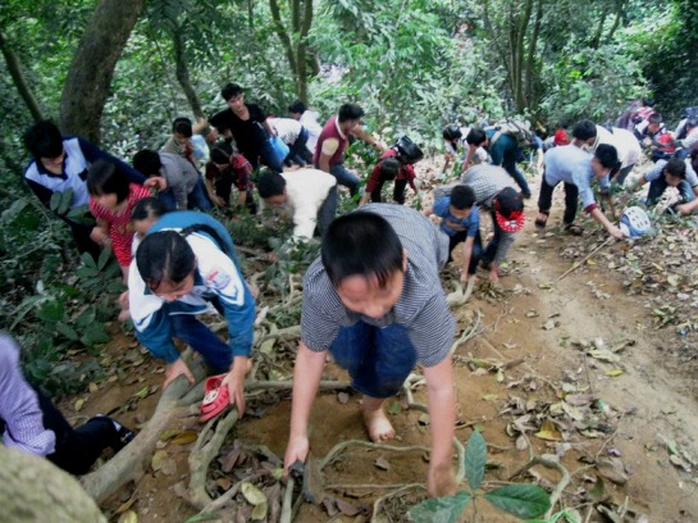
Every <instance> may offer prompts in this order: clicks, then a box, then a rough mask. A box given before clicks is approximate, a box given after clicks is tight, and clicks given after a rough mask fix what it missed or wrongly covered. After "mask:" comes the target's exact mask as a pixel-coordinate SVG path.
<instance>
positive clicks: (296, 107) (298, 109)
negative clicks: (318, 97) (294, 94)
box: [288, 100, 308, 114]
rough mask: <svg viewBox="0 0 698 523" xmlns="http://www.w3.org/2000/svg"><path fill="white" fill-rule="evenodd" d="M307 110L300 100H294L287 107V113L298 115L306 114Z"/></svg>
mask: <svg viewBox="0 0 698 523" xmlns="http://www.w3.org/2000/svg"><path fill="white" fill-rule="evenodd" d="M307 110H308V108H307V107H306V106H305V104H304V103H303V102H301V101H300V100H296V101H295V102H293V103H292V104H291V105H289V106H288V112H289V113H300V114H303V113H304V112H306V111H307Z"/></svg>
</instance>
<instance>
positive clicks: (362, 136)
mask: <svg viewBox="0 0 698 523" xmlns="http://www.w3.org/2000/svg"><path fill="white" fill-rule="evenodd" d="M350 134H351V135H352V136H355V137H356V138H358V139H359V140H363V141H364V142H366V143H367V144H368V145H370V146H371V147H375V148H376V149H377V150H379V151H384V150H385V145H384V144H382V143H381V142H379V141H378V140H376V139H375V138H374V137H373V136H372V135H371V134H370V133H367V132H366V130H365V129H364V128H363V126H361V125H357V126H356V127H354V129H352V131H351V133H350Z"/></svg>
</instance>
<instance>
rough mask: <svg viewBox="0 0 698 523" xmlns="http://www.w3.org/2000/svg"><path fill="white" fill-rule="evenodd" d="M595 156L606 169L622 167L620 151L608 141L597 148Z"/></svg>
mask: <svg viewBox="0 0 698 523" xmlns="http://www.w3.org/2000/svg"><path fill="white" fill-rule="evenodd" d="M594 158H596V159H597V160H598V161H599V163H600V164H601V165H603V166H604V167H605V168H606V169H614V170H617V169H616V168H620V162H619V161H618V151H616V148H615V147H613V146H612V145H609V144H607V143H602V144H600V145H599V146H598V147H597V148H596V151H594Z"/></svg>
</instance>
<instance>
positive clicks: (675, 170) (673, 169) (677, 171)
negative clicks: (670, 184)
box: [664, 158, 686, 180]
mask: <svg viewBox="0 0 698 523" xmlns="http://www.w3.org/2000/svg"><path fill="white" fill-rule="evenodd" d="M664 174H668V175H669V176H673V177H675V178H681V179H682V180H685V179H686V162H684V161H683V160H680V159H678V158H672V159H671V160H669V161H668V162H667V163H666V165H665V166H664Z"/></svg>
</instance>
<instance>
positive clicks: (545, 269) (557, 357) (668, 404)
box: [66, 204, 698, 523]
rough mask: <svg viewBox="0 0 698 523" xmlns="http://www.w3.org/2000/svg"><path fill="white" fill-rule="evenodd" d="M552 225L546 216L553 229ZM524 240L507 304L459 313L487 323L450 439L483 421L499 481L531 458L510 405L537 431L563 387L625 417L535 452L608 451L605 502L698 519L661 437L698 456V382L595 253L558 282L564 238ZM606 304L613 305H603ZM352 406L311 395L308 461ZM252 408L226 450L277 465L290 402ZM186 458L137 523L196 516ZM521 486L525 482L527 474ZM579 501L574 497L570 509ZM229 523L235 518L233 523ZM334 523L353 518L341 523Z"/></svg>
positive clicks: (409, 463)
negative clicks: (523, 408) (184, 492)
mask: <svg viewBox="0 0 698 523" xmlns="http://www.w3.org/2000/svg"><path fill="white" fill-rule="evenodd" d="M530 207H531V205H530V204H529V216H532V211H530ZM555 218H556V216H555V215H553V216H552V218H551V223H553V222H554V220H555ZM530 221H532V220H530ZM520 236H521V237H520V239H519V241H518V242H517V244H516V245H515V247H514V249H513V251H512V253H511V258H512V260H513V263H512V266H511V271H510V274H509V275H508V276H506V277H504V278H502V284H503V287H504V288H505V289H506V291H505V293H504V296H501V295H491V294H489V293H488V292H487V291H486V290H485V289H480V290H479V291H478V292H476V294H475V295H474V296H473V297H472V298H471V300H470V301H469V302H468V303H467V304H466V305H465V306H463V307H461V308H460V309H459V310H457V311H455V312H456V315H457V316H458V318H459V321H460V324H461V325H462V326H464V327H467V326H468V325H471V324H472V322H473V320H474V318H475V317H476V316H477V314H478V313H481V314H482V319H481V321H482V324H483V325H484V326H485V330H484V332H483V333H482V334H481V335H480V336H478V337H475V338H473V339H471V340H469V341H468V342H467V343H465V344H463V345H461V346H460V347H458V349H457V350H456V353H455V356H456V358H455V359H456V381H457V394H458V410H459V420H460V422H461V423H462V424H464V425H466V427H464V428H462V429H459V430H458V437H459V438H460V439H461V441H465V440H467V438H468V437H469V435H470V433H471V431H472V425H473V424H474V423H478V422H479V428H481V429H482V431H483V434H484V436H485V439H486V441H487V443H488V445H489V446H490V448H489V452H490V454H489V456H490V463H489V465H490V467H489V468H488V473H487V476H486V480H487V482H489V483H491V484H492V485H494V484H495V482H497V481H502V480H507V479H508V478H509V476H510V475H511V474H512V473H513V472H514V471H516V470H518V469H519V468H520V467H521V466H522V465H523V464H525V463H526V461H527V460H528V456H529V454H528V451H527V450H525V449H523V450H517V448H516V446H515V444H514V441H515V438H513V437H510V436H509V435H507V432H506V429H507V425H508V424H510V423H511V422H512V421H513V420H514V419H515V418H516V417H517V416H516V415H513V414H512V413H511V409H510V405H511V404H512V401H514V400H516V399H523V401H524V402H526V403H529V402H532V403H533V405H537V406H536V407H535V408H534V409H533V410H532V412H533V413H534V414H535V413H538V414H539V417H538V420H539V421H540V420H541V419H543V418H544V417H546V416H548V415H549V413H550V409H554V406H555V403H556V402H558V403H559V401H560V400H561V396H560V395H561V391H560V387H562V388H565V387H567V390H566V391H567V392H573V393H580V394H590V395H591V396H593V398H594V399H600V400H602V401H603V402H605V404H607V405H608V406H609V407H610V409H612V411H613V412H615V413H619V414H620V415H616V416H613V417H612V418H611V420H610V421H609V426H610V427H609V429H608V431H607V432H606V433H600V434H596V436H597V437H593V438H590V437H587V436H582V435H580V434H579V433H578V432H579V431H575V430H572V431H570V433H569V438H568V440H567V441H566V442H565V443H568V445H567V446H564V448H563V451H562V452H561V451H560V449H561V442H546V441H543V440H540V439H537V438H534V437H530V441H531V443H532V445H533V449H534V451H535V453H536V454H538V455H541V454H544V453H547V454H551V453H552V454H555V453H556V452H558V454H560V455H562V457H561V463H562V464H563V465H564V466H565V467H566V468H567V469H568V470H569V471H570V472H572V471H575V470H577V469H579V468H580V467H582V466H584V462H583V460H584V459H585V458H589V457H594V456H596V455H597V453H599V452H601V453H602V454H601V455H606V454H607V452H608V451H609V450H612V451H613V455H614V456H620V460H621V461H622V463H623V465H624V467H625V473H626V474H627V476H628V477H629V480H628V481H627V484H625V485H614V484H613V483H611V482H609V481H606V482H605V486H606V494H605V495H606V496H608V497H610V499H612V500H613V501H614V502H615V503H616V504H621V505H622V504H623V503H624V502H625V500H626V497H627V500H628V501H627V503H628V506H629V507H631V508H633V509H634V510H635V511H636V512H637V513H644V514H646V515H647V516H648V517H649V521H652V522H662V523H663V522H677V523H679V522H681V523H689V522H695V521H698V483H696V480H695V479H692V476H691V475H690V474H689V473H686V472H683V471H681V470H679V469H678V468H677V467H675V466H674V465H673V464H672V463H671V462H670V460H669V452H668V451H667V448H666V444H665V443H664V442H663V441H662V440H661V438H660V437H664V438H669V439H671V440H673V441H675V442H676V444H677V445H678V447H679V448H681V449H684V450H686V451H687V452H688V453H689V454H691V455H692V456H694V457H696V456H698V442H697V441H696V435H698V416H697V415H696V412H698V409H697V407H698V404H697V401H696V384H695V381H693V380H692V378H691V377H690V376H686V375H683V374H681V373H680V372H677V371H676V367H675V366H674V365H673V364H665V363H666V359H667V358H666V356H665V355H664V354H663V352H662V351H661V350H659V349H660V348H661V347H662V346H663V341H664V340H665V336H667V334H666V333H664V332H662V331H656V330H654V329H653V328H650V327H647V325H650V322H649V311H647V310H646V309H645V308H644V307H643V305H642V304H641V303H640V301H638V300H637V299H633V298H629V297H627V296H626V294H625V293H624V291H623V289H622V285H621V283H620V281H619V280H618V276H617V275H616V274H615V273H611V274H609V271H607V270H606V269H605V268H604V264H603V254H602V253H600V254H599V255H598V256H597V257H596V258H594V259H593V260H592V263H591V264H588V265H585V266H584V267H582V268H580V269H579V270H577V271H575V272H573V273H572V274H571V275H570V276H568V277H567V278H565V279H563V280H562V281H560V282H556V281H555V280H556V279H557V278H558V276H559V275H561V274H562V273H563V272H564V271H565V270H566V269H568V268H569V267H570V263H571V262H570V261H569V260H565V259H563V258H561V257H560V255H559V253H560V251H561V249H562V248H563V246H564V244H565V243H567V242H569V239H568V238H563V237H559V236H555V235H554V234H552V235H546V236H545V237H539V236H538V235H537V234H536V233H535V232H534V230H533V227H532V226H531V225H530V224H529V225H528V226H527V228H526V229H525V231H524V232H523V233H522V234H521V235H520ZM609 248H610V249H618V248H620V246H613V247H609ZM482 276H484V274H483V275H482ZM551 282H553V283H552V285H550V283H551ZM607 295H608V296H610V298H608V299H607V298H606V296H607ZM671 335H673V334H671ZM592 340H596V344H597V345H600V344H601V342H600V341H598V340H603V344H604V345H603V346H605V347H607V348H611V347H617V346H619V345H618V344H619V342H621V341H623V340H631V341H632V342H633V343H634V344H632V345H631V346H626V347H625V348H624V349H623V351H622V352H619V353H618V354H619V355H620V358H621V359H620V361H619V362H616V363H612V364H610V363H605V362H602V361H599V360H597V359H595V358H592V357H588V356H584V351H583V350H581V349H580V345H579V343H581V342H585V341H587V342H588V341H592ZM118 346H119V343H115V344H113V346H112V345H110V348H109V350H110V351H111V353H112V354H114V355H115V357H117V354H118V351H119V348H118ZM121 346H123V338H122V339H121ZM132 350H133V349H132ZM473 358H475V359H478V358H479V359H480V360H487V361H490V362H496V363H497V364H500V365H505V366H506V365H507V364H510V365H511V367H510V368H506V369H505V370H504V372H503V374H502V375H501V376H499V377H498V376H497V375H496V373H493V372H487V371H485V370H477V369H476V368H475V367H474V366H473V364H472V361H473ZM585 359H586V362H585ZM159 369H161V365H159V364H158V363H156V362H150V361H149V360H148V358H147V356H146V362H145V363H143V364H141V365H140V366H139V367H138V372H139V377H138V378H137V379H135V380H134V379H133V378H127V379H123V378H120V379H118V380H115V381H114V382H113V383H109V382H106V383H105V384H103V385H101V388H100V390H99V391H98V392H96V393H94V394H91V395H90V396H89V397H87V402H86V403H85V406H84V407H83V410H82V412H81V416H86V415H89V414H92V413H95V412H107V411H109V410H110V409H111V408H114V407H117V406H119V405H123V404H124V403H125V402H126V401H127V400H128V398H132V397H133V395H134V394H137V393H138V392H139V391H142V389H143V387H144V386H146V385H151V386H158V385H160V384H161V380H162V375H161V374H157V372H159ZM609 370H622V371H623V373H622V374H620V375H619V376H617V377H609V376H607V375H606V372H608V371H609ZM160 372H161V371H160ZM328 374H329V375H331V376H333V377H336V376H337V375H339V374H338V372H337V371H336V369H334V368H332V367H329V368H328ZM498 378H499V379H498ZM130 381H133V383H129V382H130ZM553 389H554V390H553ZM158 395H159V392H158V393H155V394H153V395H150V396H148V397H147V398H145V399H143V400H142V401H138V402H136V404H135V409H134V410H130V411H128V412H127V413H125V414H124V415H123V418H124V421H126V422H127V423H130V424H132V425H133V424H136V425H137V424H138V423H141V422H142V421H143V420H144V419H145V418H146V417H147V416H148V415H149V414H150V412H152V408H153V406H154V403H155V400H156V398H157V396H158ZM416 399H417V400H418V401H422V402H424V401H425V398H424V392H423V390H422V389H420V390H418V391H417V392H416ZM359 400H360V398H359V397H358V396H350V398H349V400H348V401H346V402H344V401H342V402H340V401H339V398H338V397H337V395H335V394H323V395H321V396H320V397H319V398H318V401H317V402H316V405H315V408H314V411H313V416H312V420H311V424H312V434H311V447H312V450H313V452H314V453H315V454H316V455H319V456H322V455H324V454H325V453H326V452H327V451H328V450H329V449H330V448H332V447H333V446H334V445H335V444H336V443H338V442H340V441H343V440H346V439H364V438H365V437H366V436H365V433H364V431H363V429H362V426H361V423H360V414H359V409H360V405H359ZM73 402H74V399H73V400H71V402H66V406H67V405H71V404H72V403H73ZM248 408H249V409H250V412H251V413H254V415H253V416H248V417H246V419H245V421H244V422H242V423H239V424H238V426H237V428H236V430H235V431H234V434H232V435H231V438H230V441H229V443H230V445H232V442H233V440H234V439H236V438H237V439H239V440H241V441H246V442H252V443H256V444H263V445H266V446H268V447H269V448H270V449H271V450H272V451H273V452H275V453H276V454H277V455H280V456H283V452H284V448H285V445H286V440H287V435H288V422H289V416H290V401H289V398H288V394H286V395H285V396H283V397H281V399H280V401H274V402H267V403H264V402H251V403H250V405H249V406H248ZM388 408H389V411H390V413H391V419H392V421H393V423H394V425H395V428H396V429H397V432H398V435H399V441H398V444H401V445H428V443H429V432H428V426H426V425H425V424H424V423H423V422H424V420H423V419H422V420H421V422H420V414H419V413H418V412H413V411H406V410H404V402H403V401H402V400H401V399H399V398H398V399H395V400H391V401H390V402H389V403H388ZM619 418H620V421H618V419H619ZM196 427H197V424H196V422H195V420H194V419H192V418H188V419H182V420H178V421H177V422H176V423H175V424H173V427H172V428H179V429H192V428H196ZM529 436H531V434H529ZM230 445H228V446H230ZM189 450H190V446H187V445H184V446H181V447H177V446H174V447H173V446H172V445H170V446H169V447H167V451H168V453H169V454H170V455H171V456H173V457H174V458H175V461H176V464H177V467H176V470H175V471H174V473H170V474H168V475H163V474H162V472H157V473H155V472H152V471H151V472H150V473H149V474H146V477H145V478H144V479H143V480H142V482H141V484H140V485H139V486H138V493H137V495H136V496H135V497H136V502H135V504H133V505H132V506H131V509H132V510H135V511H136V512H137V513H138V515H139V522H141V523H148V522H159V521H185V520H186V519H187V518H188V517H190V516H192V515H194V511H193V510H192V509H191V508H190V507H189V506H188V505H187V503H186V502H185V501H184V500H183V499H181V498H180V497H178V496H177V495H176V493H175V492H176V490H177V489H175V488H174V486H175V485H176V484H177V483H179V482H181V481H183V480H186V479H187V477H188V475H187V472H188V470H187V464H186V459H187V456H188V452H189ZM379 457H383V458H385V459H386V460H387V462H388V464H389V470H383V469H382V468H378V467H376V465H375V463H376V459H377V458H379ZM426 468H427V463H426V461H425V459H424V456H423V455H422V454H420V453H412V454H405V455H395V454H392V455H391V454H390V453H381V452H376V451H364V450H351V451H349V452H347V453H346V454H345V457H344V459H342V460H340V461H339V462H338V463H336V464H335V465H333V466H331V467H330V468H329V469H328V470H327V474H326V484H327V485H339V487H337V488H333V489H332V492H333V494H335V495H338V496H340V497H342V498H343V499H345V500H347V501H348V502H350V503H352V504H354V505H356V506H362V505H370V504H371V503H372V501H373V500H374V499H375V498H376V497H377V496H379V495H381V494H383V493H384V491H383V490H381V489H380V488H378V487H376V488H352V487H346V486H344V487H342V485H347V484H357V483H358V484H362V485H372V484H373V485H383V484H394V483H413V482H415V481H416V482H421V481H423V479H424V478H425V474H426ZM539 469H540V468H537V469H536V470H537V473H536V475H537V478H538V480H539V481H540V482H542V483H543V484H544V485H546V484H547V485H554V484H555V483H556V482H557V481H558V477H557V476H556V474H555V473H554V472H551V471H548V470H544V469H540V470H539ZM594 478H595V474H594V473H593V471H589V472H586V471H585V472H583V473H580V474H578V475H577V476H576V477H575V478H574V480H573V482H572V484H571V486H570V487H569V489H568V490H569V491H570V492H576V493H583V492H585V491H589V490H591V489H592V487H593V485H592V484H591V483H590V482H591V481H593V480H594ZM523 479H524V480H526V481H531V480H532V478H531V477H527V478H523ZM129 496H130V492H125V493H123V494H122V495H121V496H117V497H115V499H114V500H112V502H110V503H109V505H108V508H109V509H110V510H112V511H113V510H115V509H116V508H117V507H118V506H119V504H120V503H122V502H123V501H125V500H127V499H128V498H129ZM587 498H588V496H587ZM587 498H585V497H584V495H581V494H580V495H579V496H577V497H576V498H571V499H582V500H584V499H587ZM579 505H580V506H579V510H580V512H581V513H582V514H586V511H587V510H588V506H589V504H588V502H584V501H582V502H580V503H579ZM483 510H484V511H485V512H484V517H485V520H486V521H488V522H490V521H491V522H497V521H510V520H511V519H510V518H507V517H505V516H501V514H497V513H490V512H487V509H486V508H485V507H481V508H480V515H481V516H483ZM391 511H392V515H393V516H395V519H394V521H399V520H400V515H402V514H403V513H404V507H401V506H399V504H398V505H397V506H393V507H391ZM597 518H600V516H599V515H598V514H594V517H593V518H592V519H591V521H601V519H597ZM116 519H117V517H115V518H114V520H116ZM329 519H330V517H329V516H328V515H327V513H326V512H325V510H324V509H321V508H318V507H312V506H307V505H306V506H304V507H303V508H302V509H301V512H300V514H299V517H298V518H297V520H296V521H300V522H317V521H327V520H329ZM230 521H235V519H233V518H232V517H231V519H230ZM334 521H347V522H350V521H355V519H354V518H353V517H352V518H349V517H344V518H342V517H339V518H338V519H335V520H334Z"/></svg>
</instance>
